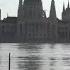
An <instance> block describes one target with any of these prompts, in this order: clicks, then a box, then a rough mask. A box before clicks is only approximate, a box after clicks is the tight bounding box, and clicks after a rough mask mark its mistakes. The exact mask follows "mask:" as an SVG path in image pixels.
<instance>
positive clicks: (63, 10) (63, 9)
mask: <svg viewBox="0 0 70 70" xmlns="http://www.w3.org/2000/svg"><path fill="white" fill-rule="evenodd" d="M64 11H65V5H64V2H63V12H64Z"/></svg>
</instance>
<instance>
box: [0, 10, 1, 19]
mask: <svg viewBox="0 0 70 70" xmlns="http://www.w3.org/2000/svg"><path fill="white" fill-rule="evenodd" d="M0 20H1V9H0Z"/></svg>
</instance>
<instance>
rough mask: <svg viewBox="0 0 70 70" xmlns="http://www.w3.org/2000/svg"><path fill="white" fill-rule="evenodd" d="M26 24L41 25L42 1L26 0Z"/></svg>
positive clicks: (24, 5)
mask: <svg viewBox="0 0 70 70" xmlns="http://www.w3.org/2000/svg"><path fill="white" fill-rule="evenodd" d="M23 7H24V8H23V9H24V16H23V17H24V22H25V23H26V22H27V23H33V22H34V23H35V22H36V23H39V22H40V20H41V17H42V11H43V8H42V2H41V0H24V4H23Z"/></svg>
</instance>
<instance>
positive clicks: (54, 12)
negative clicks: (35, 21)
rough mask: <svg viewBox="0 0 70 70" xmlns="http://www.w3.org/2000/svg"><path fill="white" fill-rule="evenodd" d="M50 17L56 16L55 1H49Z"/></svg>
mask: <svg viewBox="0 0 70 70" xmlns="http://www.w3.org/2000/svg"><path fill="white" fill-rule="evenodd" d="M50 18H51V19H52V18H56V10H55V1H54V0H52V1H51V9H50Z"/></svg>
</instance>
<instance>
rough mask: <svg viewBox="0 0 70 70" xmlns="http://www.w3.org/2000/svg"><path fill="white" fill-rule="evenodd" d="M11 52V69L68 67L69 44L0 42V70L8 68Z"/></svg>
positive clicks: (63, 69)
mask: <svg viewBox="0 0 70 70" xmlns="http://www.w3.org/2000/svg"><path fill="white" fill-rule="evenodd" d="M9 52H10V53H11V70H56V69H57V70H59V69H60V70H68V69H70V45H69V44H27V43H25V44H22V43H2V44H0V70H8V63H9V62H8V57H9V55H8V54H9Z"/></svg>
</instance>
